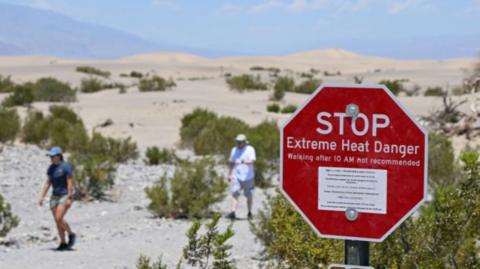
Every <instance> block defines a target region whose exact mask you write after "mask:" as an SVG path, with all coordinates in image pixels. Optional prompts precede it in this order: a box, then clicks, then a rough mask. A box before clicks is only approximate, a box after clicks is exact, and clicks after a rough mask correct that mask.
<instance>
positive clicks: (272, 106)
mask: <svg viewBox="0 0 480 269" xmlns="http://www.w3.org/2000/svg"><path fill="white" fill-rule="evenodd" d="M267 111H268V112H273V113H278V112H280V106H279V105H278V104H269V105H267Z"/></svg>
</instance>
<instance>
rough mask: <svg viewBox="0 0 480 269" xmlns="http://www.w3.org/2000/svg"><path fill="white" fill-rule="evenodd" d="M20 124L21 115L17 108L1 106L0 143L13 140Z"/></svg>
mask: <svg viewBox="0 0 480 269" xmlns="http://www.w3.org/2000/svg"><path fill="white" fill-rule="evenodd" d="M20 125H21V123H20V116H19V115H18V113H17V111H16V110H15V109H8V108H4V107H0V126H2V128H0V143H7V142H13V141H14V140H15V138H16V136H17V134H18V132H19V131H20Z"/></svg>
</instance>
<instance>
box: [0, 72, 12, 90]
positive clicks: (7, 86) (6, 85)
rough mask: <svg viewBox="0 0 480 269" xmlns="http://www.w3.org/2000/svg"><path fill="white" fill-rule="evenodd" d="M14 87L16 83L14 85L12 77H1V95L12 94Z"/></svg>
mask: <svg viewBox="0 0 480 269" xmlns="http://www.w3.org/2000/svg"><path fill="white" fill-rule="evenodd" d="M14 85H15V83H13V81H12V79H11V78H10V76H7V77H4V76H2V75H0V93H8V92H12V91H13V86H14Z"/></svg>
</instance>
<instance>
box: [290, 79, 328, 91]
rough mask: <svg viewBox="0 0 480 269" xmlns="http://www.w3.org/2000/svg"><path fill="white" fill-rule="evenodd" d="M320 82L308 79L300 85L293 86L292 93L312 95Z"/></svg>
mask: <svg viewBox="0 0 480 269" xmlns="http://www.w3.org/2000/svg"><path fill="white" fill-rule="evenodd" d="M320 84H322V81H321V80H319V79H314V78H312V79H308V80H305V81H303V82H302V83H300V84H299V85H297V86H295V89H294V91H295V92H297V93H305V94H311V93H313V92H314V91H315V90H316V89H317V88H318V87H320Z"/></svg>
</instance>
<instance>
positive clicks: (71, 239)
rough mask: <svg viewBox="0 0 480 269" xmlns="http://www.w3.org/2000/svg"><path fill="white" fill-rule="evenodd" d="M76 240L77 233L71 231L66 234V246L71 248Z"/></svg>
mask: <svg viewBox="0 0 480 269" xmlns="http://www.w3.org/2000/svg"><path fill="white" fill-rule="evenodd" d="M76 240H77V235H76V234H74V233H72V234H69V235H68V244H67V246H68V248H72V247H73V246H74V245H75V241H76Z"/></svg>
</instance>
